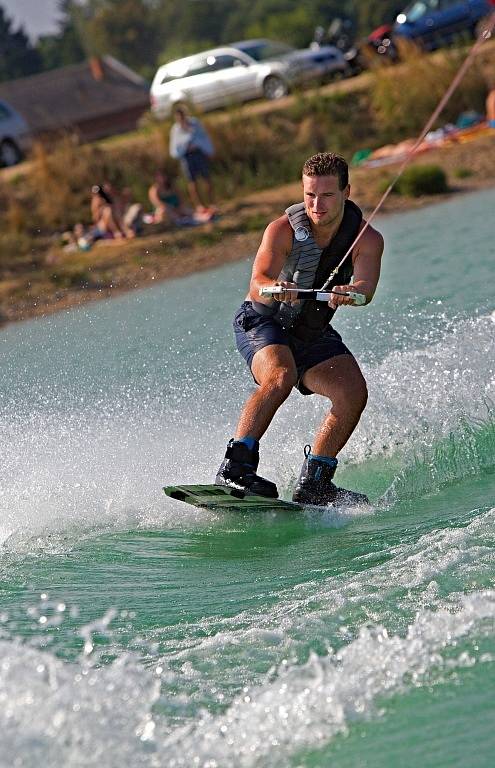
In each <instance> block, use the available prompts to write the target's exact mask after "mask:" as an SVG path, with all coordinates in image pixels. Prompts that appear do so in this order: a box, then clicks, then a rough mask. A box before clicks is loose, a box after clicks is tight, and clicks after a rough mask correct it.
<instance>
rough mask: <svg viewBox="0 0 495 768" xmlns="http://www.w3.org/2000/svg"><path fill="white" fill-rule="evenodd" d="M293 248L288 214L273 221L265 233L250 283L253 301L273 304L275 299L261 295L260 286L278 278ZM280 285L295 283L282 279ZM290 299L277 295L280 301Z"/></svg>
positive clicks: (250, 293)
mask: <svg viewBox="0 0 495 768" xmlns="http://www.w3.org/2000/svg"><path fill="white" fill-rule="evenodd" d="M291 249H292V227H291V225H290V224H289V221H288V219H287V216H285V215H283V216H280V218H278V219H275V221H272V222H271V223H270V224H269V225H268V226H267V228H266V229H265V232H264V234H263V239H262V241H261V245H260V247H259V249H258V253H257V254H256V258H255V260H254V264H253V271H252V274H251V283H250V285H249V298H250V299H251V301H257V302H258V303H262V304H267V305H269V306H270V305H271V304H273V301H274V300H273V299H271V298H269V297H266V296H260V295H259V292H260V288H262V287H265V286H270V285H273V284H274V283H275V281H276V280H277V278H278V276H279V274H280V272H281V271H282V268H283V266H284V264H285V261H286V259H287V256H288V255H289V253H290V251H291ZM278 284H279V285H283V286H285V287H287V288H290V287H292V286H294V285H295V284H294V283H288V282H287V281H280V282H279V283H278ZM288 299H289V300H290V296H289V295H287V294H285V295H284V294H281V295H280V296H278V297H277V300H278V301H287V300H288Z"/></svg>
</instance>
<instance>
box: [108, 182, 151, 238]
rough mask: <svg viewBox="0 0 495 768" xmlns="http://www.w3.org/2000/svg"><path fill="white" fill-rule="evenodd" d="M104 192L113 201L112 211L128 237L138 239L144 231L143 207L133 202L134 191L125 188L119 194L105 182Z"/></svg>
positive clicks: (109, 183) (110, 184)
mask: <svg viewBox="0 0 495 768" xmlns="http://www.w3.org/2000/svg"><path fill="white" fill-rule="evenodd" d="M103 191H104V192H106V194H107V196H108V197H109V198H110V199H111V201H112V209H113V213H114V216H115V218H116V219H117V220H118V221H119V223H120V224H121V227H122V229H123V230H124V233H125V236H126V237H136V235H140V234H141V232H142V230H143V207H142V205H141V203H136V202H134V201H133V197H132V190H131V189H130V188H129V187H124V189H123V190H122V192H119V191H118V190H117V189H116V188H115V187H114V185H113V184H112V183H111V182H109V181H105V182H104V184H103Z"/></svg>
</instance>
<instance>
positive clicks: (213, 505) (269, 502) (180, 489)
mask: <svg viewBox="0 0 495 768" xmlns="http://www.w3.org/2000/svg"><path fill="white" fill-rule="evenodd" d="M163 490H164V491H165V493H166V494H167V496H170V498H171V499H177V500H178V501H184V502H185V503H186V504H192V505H193V506H194V507H201V508H202V509H211V510H217V509H232V510H244V511H247V512H261V511H263V510H268V511H273V512H294V511H296V510H301V509H303V507H302V504H297V503H296V502H295V501H283V500H282V499H269V498H268V497H267V496H251V495H249V494H245V493H243V492H242V491H238V490H236V489H235V488H227V487H226V486H223V485H167V486H165V487H164V489H163Z"/></svg>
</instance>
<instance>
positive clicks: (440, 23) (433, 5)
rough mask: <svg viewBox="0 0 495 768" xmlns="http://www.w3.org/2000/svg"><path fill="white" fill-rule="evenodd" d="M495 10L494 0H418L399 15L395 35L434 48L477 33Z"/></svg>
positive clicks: (426, 47)
mask: <svg viewBox="0 0 495 768" xmlns="http://www.w3.org/2000/svg"><path fill="white" fill-rule="evenodd" d="M494 10H495V4H494V1H493V0H416V1H415V2H413V3H410V4H409V5H408V6H407V7H406V8H405V9H404V10H403V11H402V13H400V14H399V15H398V16H397V20H396V22H395V24H394V27H393V34H394V35H395V36H397V37H403V38H406V39H408V40H413V41H414V42H418V43H420V44H421V46H422V47H423V48H425V49H426V50H434V49H435V48H439V47H441V46H442V45H447V44H449V43H452V42H453V41H454V40H455V39H456V38H457V37H458V36H459V35H461V34H470V35H473V36H474V35H475V34H476V30H477V27H478V24H479V22H480V20H481V19H482V18H483V17H484V16H487V15H488V14H489V13H490V12H491V11H494Z"/></svg>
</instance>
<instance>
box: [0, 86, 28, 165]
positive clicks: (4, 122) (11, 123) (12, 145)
mask: <svg viewBox="0 0 495 768" xmlns="http://www.w3.org/2000/svg"><path fill="white" fill-rule="evenodd" d="M30 146H31V135H30V132H29V128H28V125H27V123H26V121H25V120H24V118H23V117H21V115H20V114H19V113H18V112H16V111H15V109H13V108H12V107H11V106H10V104H7V102H5V101H0V166H4V167H5V166H10V165H16V163H19V162H20V161H21V160H22V158H23V156H24V154H25V153H26V152H27V150H28V149H29V148H30Z"/></svg>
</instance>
